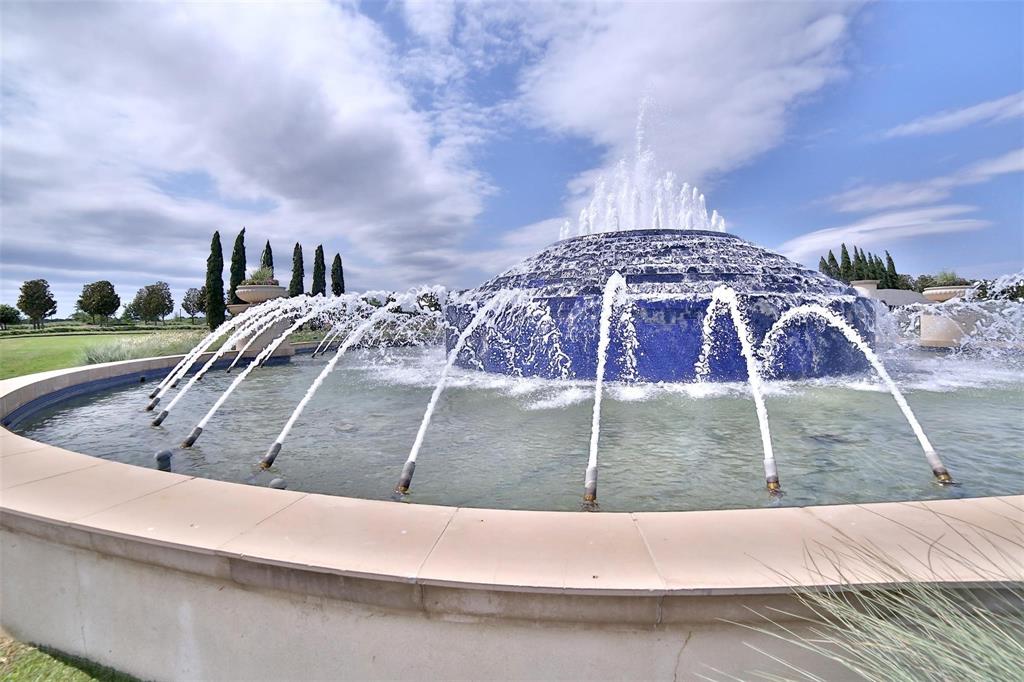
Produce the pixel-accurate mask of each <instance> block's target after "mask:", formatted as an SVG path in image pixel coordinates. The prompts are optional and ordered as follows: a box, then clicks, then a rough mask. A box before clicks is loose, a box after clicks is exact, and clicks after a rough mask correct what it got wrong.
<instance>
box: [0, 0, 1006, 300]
mask: <svg viewBox="0 0 1024 682" xmlns="http://www.w3.org/2000/svg"><path fill="white" fill-rule="evenodd" d="M2 12H3V17H2V28H0V30H2V48H0V50H2V52H0V67H2V88H0V97H2V110H0V154H2V156H0V181H2V186H0V191H2V197H0V198H2V205H0V209H2V214H0V227H2V233H0V300H2V301H3V302H6V303H14V302H15V301H16V299H17V295H18V288H19V286H20V284H21V282H22V281H24V280H27V279H35V278H45V279H47V280H48V281H49V282H50V285H51V287H52V289H53V291H54V293H55V295H56V296H57V299H58V303H59V309H58V315H59V316H67V315H70V314H71V313H72V312H73V311H74V307H75V301H76V299H77V297H78V294H79V293H80V291H81V287H82V285H83V284H85V283H87V282H91V281H95V280H98V279H108V280H110V281H112V282H113V283H114V284H115V286H116V288H117V291H118V293H119V294H120V295H121V297H122V300H124V301H125V302H127V301H128V300H130V298H131V297H132V296H133V295H134V293H135V291H136V290H137V289H138V288H140V287H141V286H143V285H145V284H148V283H151V282H154V281H156V280H164V281H167V282H168V283H169V284H170V285H171V288H172V291H173V293H174V296H175V299H176V301H177V302H179V303H180V300H181V297H182V295H183V293H184V291H185V290H186V289H187V288H189V287H192V286H195V287H198V286H201V285H202V283H203V281H204V277H205V261H206V257H207V255H208V253H209V243H210V237H211V235H212V233H213V231H214V230H219V231H220V234H221V238H222V241H223V245H224V251H225V256H226V258H227V257H229V256H230V251H231V246H232V243H233V241H234V238H235V235H236V234H237V232H238V231H239V230H240V229H241V228H242V227H243V226H244V227H245V228H246V244H247V247H248V261H249V264H250V266H252V265H253V264H255V263H256V261H258V259H259V255H260V252H261V250H262V248H263V244H264V242H265V241H266V240H268V239H269V240H270V242H271V244H272V245H273V248H274V254H275V262H276V264H277V276H278V278H279V279H281V280H283V281H286V280H287V279H288V277H289V272H288V270H289V268H290V263H291V251H292V246H293V245H294V244H295V243H296V242H300V243H301V244H302V246H303V248H304V254H305V271H306V273H307V282H306V286H307V287H308V286H309V277H308V274H309V273H311V272H312V257H313V251H314V249H315V248H316V246H317V245H318V244H323V246H324V249H325V251H326V252H327V254H328V261H329V260H330V258H331V257H332V256H333V254H334V253H336V252H340V253H341V255H342V258H343V260H344V263H345V273H346V274H345V277H346V284H347V286H348V289H349V290H350V291H360V290H365V289H405V288H407V287H409V286H413V285H417V284H434V283H439V284H444V285H447V286H450V287H459V288H461V287H472V286H475V285H477V284H479V283H481V282H483V281H485V280H487V279H489V278H490V277H492V276H494V275H495V274H497V273H498V272H500V271H501V270H503V269H504V268H506V267H508V266H510V265H512V264H514V263H515V262H517V261H518V260H520V259H522V258H524V257H526V256H528V255H530V254H532V253H534V252H536V251H538V250H540V249H541V248H543V247H544V246H546V245H548V244H550V243H552V242H554V241H556V240H557V239H558V237H559V229H560V227H561V225H562V224H563V222H564V221H565V220H566V219H567V218H568V219H570V220H574V218H575V216H576V215H577V214H578V212H579V209H580V207H582V206H583V205H585V203H586V201H587V197H588V195H589V192H590V191H591V189H592V187H593V186H594V183H595V181H596V180H597V179H598V178H599V177H601V176H602V175H606V176H607V174H609V173H610V172H611V170H612V169H613V168H614V167H615V164H616V163H617V162H618V161H619V160H620V159H623V158H629V157H630V156H631V155H632V154H633V153H634V150H635V148H636V138H637V123H638V116H639V114H640V111H641V110H644V111H645V115H644V141H645V143H646V144H647V145H648V146H649V147H650V148H651V150H652V151H653V152H654V153H655V155H656V158H657V170H658V171H659V172H664V171H671V172H673V173H675V174H676V175H677V176H678V177H679V178H680V180H686V181H688V182H690V183H692V184H696V185H697V186H699V187H700V188H701V190H702V191H703V192H704V194H705V197H706V201H707V205H708V207H709V209H715V210H717V211H718V212H719V213H720V214H721V215H723V216H724V218H725V221H726V226H727V229H728V231H730V232H732V233H733V234H736V235H739V236H740V237H743V238H745V239H747V240H749V241H752V242H754V243H757V244H759V245H762V246H765V247H768V248H772V249H775V250H778V251H780V252H782V253H783V254H785V255H787V256H789V257H791V258H793V259H795V260H798V261H800V262H803V263H805V264H807V265H809V266H812V267H813V266H816V264H817V262H818V258H819V257H820V256H821V255H823V254H824V253H826V252H827V250H828V249H830V248H831V249H836V248H838V246H839V244H840V243H841V242H846V243H847V244H851V245H852V244H856V245H858V246H861V247H863V248H866V249H868V250H870V251H873V252H878V253H881V252H883V251H885V250H888V251H890V252H891V253H892V255H893V257H894V258H895V260H896V263H897V266H898V268H899V269H900V271H901V272H906V273H909V274H920V273H923V272H936V271H938V270H943V269H946V270H948V269H953V270H955V271H956V272H957V273H959V274H961V275H962V276H968V277H991V276H996V275H999V274H1003V273H1007V272H1014V271H1017V270H1020V269H1021V268H1022V267H1024V175H1022V171H1024V3H1020V2H1005V3H999V2H964V3H940V2H929V3H907V2H901V3H887V2H880V3H874V4H861V3H855V2H854V3H845V2H841V3H832V4H828V3H813V4H803V3H798V2H780V3H770V2H757V3H752V4H744V3H739V2H734V3H696V2H694V3H664V4H659V3H635V4H628V5H620V4H615V3H611V2H601V3H597V4H586V3H579V2H578V3H570V4H558V3H554V2H551V3H547V2H546V3H531V4H518V3H511V2H494V3H492V2H473V3H453V2H443V1H437V2H401V1H400V0H390V1H388V2H326V1H325V2H321V1H317V0H310V1H307V2H302V3H247V4H238V3H190V4H170V3H168V4H157V3H137V2H127V3H116V2H104V3H96V4H93V3H89V2H73V3H72V2H67V3H62V2H46V3H28V2H26V3H19V2H4V4H3V6H2ZM250 269H251V268H250ZM225 276H226V271H225Z"/></svg>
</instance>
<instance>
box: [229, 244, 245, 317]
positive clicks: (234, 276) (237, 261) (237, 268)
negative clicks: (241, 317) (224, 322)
mask: <svg viewBox="0 0 1024 682" xmlns="http://www.w3.org/2000/svg"><path fill="white" fill-rule="evenodd" d="M244 279H245V228H244V227H243V228H242V231H241V232H239V233H238V236H237V237H235V248H233V249H232V250H231V279H230V280H229V281H228V283H229V288H228V300H230V301H231V302H232V303H245V301H243V300H242V299H240V298H238V296H237V295H235V289H237V288H238V285H239V284H241V283H242V280H244Z"/></svg>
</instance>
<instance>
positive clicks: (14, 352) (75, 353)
mask: <svg viewBox="0 0 1024 682" xmlns="http://www.w3.org/2000/svg"><path fill="white" fill-rule="evenodd" d="M132 336H145V334H87V335H76V336H34V337H33V336H22V337H12V338H5V339H0V379H10V378H11V377H16V376H21V375H22V374H32V373H33V372H45V371H47V370H51V369H62V368H64V367H74V366H76V365H80V364H82V363H83V358H82V351H84V350H85V348H86V347H88V346H94V345H97V344H102V343H109V342H110V340H111V339H123V338H127V337H132Z"/></svg>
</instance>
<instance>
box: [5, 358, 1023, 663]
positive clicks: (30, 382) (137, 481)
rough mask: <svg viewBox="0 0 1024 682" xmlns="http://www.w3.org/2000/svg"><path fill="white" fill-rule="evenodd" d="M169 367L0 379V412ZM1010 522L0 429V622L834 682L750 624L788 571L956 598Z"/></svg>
mask: <svg viewBox="0 0 1024 682" xmlns="http://www.w3.org/2000/svg"><path fill="white" fill-rule="evenodd" d="M176 360H177V358H156V359H150V360H143V361H131V362H125V363H111V364H109V365H96V366H92V367H88V368H80V369H73V370H63V371H57V372H48V373H44V374H40V375H34V376H31V377H22V378H19V379H12V380H8V381H4V382H0V415H2V416H4V417H5V418H6V417H7V416H8V415H10V414H11V413H13V412H14V411H15V410H17V409H19V408H23V409H24V407H25V406H26V405H27V404H29V403H30V402H31V401H34V400H39V399H45V396H47V395H51V394H53V393H54V392H57V391H60V390H69V389H73V387H75V386H83V385H89V382H97V381H111V380H118V378H119V377H120V378H124V377H128V378H129V379H128V380H135V381H137V380H139V377H140V376H147V377H148V378H150V379H152V378H157V377H159V375H160V374H161V373H163V372H166V371H167V369H169V368H170V366H172V365H173V364H174V363H175V362H176ZM92 385H93V386H96V385H98V384H92ZM1022 528H1024V497H1004V498H979V499H972V500H957V501H945V502H921V503H895V504H876V505H865V506H832V507H813V508H812V507H808V508H779V509H768V510H732V511H711V512H666V513H636V514H610V513H602V514H588V513H565V512H521V511H505V510H490V509H466V508H453V507H435V506H426V505H408V504H401V503H391V502H379V501H368V500H357V499H350V498H341V497H332V496H325V495H315V494H306V493H301V492H294V491H283V490H272V489H267V488H257V487H252V486H244V485H237V484H232V483H225V482H220V481H213V480H208V479H200V478H192V477H187V476H181V475H179V474H174V473H170V472H160V471H157V470H155V469H144V468H140V467H134V466H129V465H126V464H120V463H117V462H110V461H105V460H100V459H96V458H93V457H88V456H85V455H81V454H77V453H74V452H69V451H66V450H61V449H59V448H56V447H52V446H49V445H44V444H42V443H37V442H34V441H31V440H27V439H25V438H21V437H19V436H17V435H15V434H13V433H11V432H9V431H7V430H6V429H4V430H2V431H0V542H2V545H0V552H2V554H0V560H2V577H0V587H2V591H0V597H2V602H0V617H2V622H3V626H4V627H5V628H6V629H7V630H8V631H9V632H11V633H12V634H13V635H14V636H15V637H18V638H20V639H22V640H25V641H30V642H36V643H42V644H46V645H50V646H53V647H56V648H58V649H61V650H63V651H66V652H69V653H72V654H76V655H81V656H85V657H88V658H90V659H93V660H96V661H99V662H102V663H105V664H108V665H112V666H114V667H116V668H119V669H121V670H124V671H126V672H130V673H133V674H135V675H138V676H140V677H144V678H155V679H182V678H189V679H196V678H202V679H310V678H421V679H422V678H430V679H437V678H449V679H465V678H494V679H503V678H520V679H522V678H530V679H537V678H563V679H570V678H572V679H576V678H583V677H588V678H601V679H605V678H630V679H637V678H645V679H668V678H672V677H677V678H680V679H688V678H692V677H694V676H696V675H698V674H710V673H711V671H712V668H715V669H718V670H721V671H723V672H726V673H729V674H733V675H738V676H740V677H749V676H750V675H751V674H752V673H753V672H754V671H769V670H774V671H776V672H781V670H782V669H781V667H780V666H779V665H778V664H774V663H773V662H772V661H771V660H770V659H768V658H767V657H765V656H764V655H762V654H759V653H758V652H756V651H755V650H754V648H752V647H758V648H762V649H768V650H770V651H771V652H772V653H773V654H775V655H780V656H783V657H785V658H787V659H788V660H792V661H795V662H798V663H800V664H803V665H806V666H808V667H809V668H810V669H812V670H814V671H816V672H818V673H820V674H822V675H824V676H826V677H829V678H832V679H834V678H836V677H837V676H841V673H840V671H837V670H836V669H835V668H833V667H831V664H829V663H828V662H827V661H823V660H815V659H810V660H808V657H807V654H805V653H803V652H801V651H800V650H799V649H797V648H795V647H792V646H789V645H785V644H783V643H781V642H779V641H778V640H776V639H773V638H772V637H770V636H769V635H767V634H763V633H758V632H755V631H753V630H751V629H749V628H747V627H744V626H743V624H744V623H746V624H757V625H759V624H762V623H763V621H762V619H761V616H759V615H758V614H767V613H771V614H772V615H774V616H775V617H776V618H777V617H778V611H776V609H781V610H784V611H789V612H793V613H797V614H799V613H801V609H800V604H799V602H798V600H796V599H795V598H794V597H793V596H792V594H791V586H792V585H793V584H794V582H797V583H800V584H805V585H833V584H838V583H841V582H843V581H842V580H840V578H839V576H838V575H837V571H838V570H839V568H840V567H841V569H842V570H843V571H844V573H845V575H846V576H852V577H854V579H855V580H857V581H860V582H863V583H878V584H882V585H884V584H888V583H891V582H892V580H893V576H892V575H891V574H890V573H889V572H887V571H880V570H879V568H878V567H877V566H874V565H872V563H871V562H870V561H868V560H866V559H865V558H864V557H863V556H859V555H858V554H857V552H855V551H852V549H851V548H853V547H855V546H856V545H857V544H858V543H863V542H867V541H870V542H871V543H872V545H873V546H874V547H876V548H877V549H878V550H879V551H882V552H885V553H886V554H887V555H889V556H890V557H891V558H892V559H893V560H894V561H896V562H897V563H898V564H900V565H902V567H903V570H905V571H906V573H908V574H909V575H913V576H917V577H919V578H921V579H927V580H936V581H941V582H944V583H947V584H951V585H955V586H958V587H959V588H961V589H975V588H980V587H983V586H986V585H990V584H993V583H996V582H999V581H1005V580H1006V579H1007V576H1011V577H1015V578H1019V574H1018V573H1014V571H1019V570H1020V567H1021V566H1022V565H1024V557H1022V556H1021V547H1022V546H1024V530H1022ZM979 547H986V548H993V551H992V552H991V553H989V555H988V556H987V557H980V558H979V557H977V556H976V554H977V551H978V548H979ZM957 554H959V555H962V556H964V557H970V558H973V559H974V560H976V561H983V562H984V563H983V564H982V565H983V566H985V567H986V568H985V569H984V570H979V569H978V568H977V566H973V567H970V568H968V566H967V563H966V562H963V561H950V560H948V556H954V555H957ZM809 556H818V557H819V561H818V564H817V567H815V566H813V565H812V564H811V563H809V561H808V557H809ZM820 557H831V561H832V562H836V563H835V564H833V563H830V562H829V561H825V562H822V561H820ZM944 557H947V558H946V559H944ZM993 557H995V558H993ZM836 564H837V565H836ZM823 567H827V568H823ZM786 625H787V626H789V627H792V628H795V629H797V630H798V631H799V630H801V629H802V628H803V625H802V624H801V623H799V622H795V621H790V622H787V623H786ZM745 645H750V646H745Z"/></svg>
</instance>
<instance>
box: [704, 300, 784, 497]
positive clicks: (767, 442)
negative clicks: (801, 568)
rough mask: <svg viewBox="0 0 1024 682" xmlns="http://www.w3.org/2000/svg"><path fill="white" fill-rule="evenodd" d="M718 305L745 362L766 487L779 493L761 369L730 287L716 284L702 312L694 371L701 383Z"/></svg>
mask: <svg viewBox="0 0 1024 682" xmlns="http://www.w3.org/2000/svg"><path fill="white" fill-rule="evenodd" d="M721 306H725V307H727V308H728V309H729V313H730V315H731V316H732V324H733V327H735V329H736V336H737V337H739V340H740V349H741V351H742V353H743V358H744V360H745V361H746V363H747V384H748V385H749V386H750V393H751V395H752V396H753V398H754V408H755V409H756V410H757V424H758V427H759V428H760V430H761V445H762V447H763V449H764V475H765V480H766V481H767V483H768V490H769V491H770V492H772V493H778V492H779V490H780V488H779V473H778V469H777V467H776V464H775V452H774V450H773V448H772V434H771V430H770V429H769V428H768V407H767V406H766V405H765V402H764V381H763V380H762V378H761V368H760V365H759V363H758V361H757V356H756V355H755V354H754V344H753V340H752V339H751V337H750V329H749V327H748V326H747V320H746V318H745V317H744V316H743V310H742V308H740V304H739V297H738V295H737V294H736V292H735V291H734V290H732V289H730V288H729V287H726V286H719V287H716V288H715V290H714V291H713V292H712V293H711V302H710V303H708V307H707V311H706V312H705V313H704V324H703V326H702V328H701V338H702V344H701V349H700V356H699V357H698V358H697V364H696V365H695V366H694V370H695V372H696V375H697V381H698V382H703V381H706V380H707V377H708V375H709V373H710V371H711V367H710V361H711V351H712V348H713V345H712V344H713V332H714V324H715V320H716V319H717V317H718V310H719V308H720V307H721Z"/></svg>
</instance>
